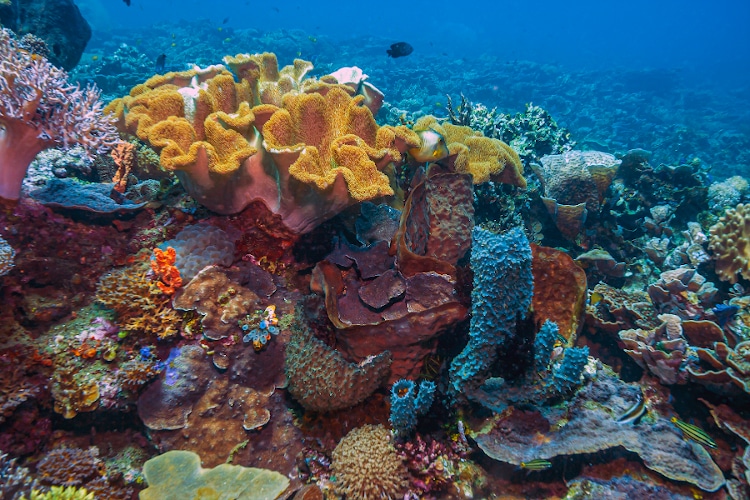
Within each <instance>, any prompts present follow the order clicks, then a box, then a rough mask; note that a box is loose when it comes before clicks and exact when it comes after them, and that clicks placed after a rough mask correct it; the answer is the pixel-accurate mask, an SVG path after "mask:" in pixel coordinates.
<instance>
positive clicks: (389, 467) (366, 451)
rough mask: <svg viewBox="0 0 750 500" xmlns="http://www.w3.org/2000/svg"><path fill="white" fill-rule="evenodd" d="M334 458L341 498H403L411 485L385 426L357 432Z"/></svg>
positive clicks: (340, 447)
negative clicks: (342, 496)
mask: <svg viewBox="0 0 750 500" xmlns="http://www.w3.org/2000/svg"><path fill="white" fill-rule="evenodd" d="M332 457H333V462H332V463H331V471H332V472H333V474H334V475H335V476H336V492H337V493H338V494H340V495H346V498H356V499H358V500H381V499H396V498H402V497H403V494H404V491H406V487H407V484H408V483H407V472H406V467H405V466H404V463H403V460H402V459H401V457H399V456H398V455H397V454H396V449H395V448H394V447H393V444H392V443H391V436H390V433H389V432H388V430H387V429H386V428H385V427H383V426H382V425H365V426H362V427H359V428H358V429H354V430H353V431H351V432H350V433H349V434H347V435H346V436H344V438H343V439H342V440H341V441H340V442H339V444H338V445H337V446H336V449H334V450H333V455H332Z"/></svg>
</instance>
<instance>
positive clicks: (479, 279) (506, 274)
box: [450, 227, 534, 395]
mask: <svg viewBox="0 0 750 500" xmlns="http://www.w3.org/2000/svg"><path fill="white" fill-rule="evenodd" d="M472 237H473V242H472V247H471V268H472V270H473V271H474V289H473V290H472V291H471V323H470V324H469V343H468V344H467V345H466V347H465V348H464V350H463V351H461V353H460V354H459V355H458V356H456V358H455V359H454V360H453V362H452V363H451V368H450V381H451V386H452V387H451V388H452V390H453V392H454V395H458V394H461V393H465V391H466V390H467V389H468V388H469V387H467V385H468V384H467V383H468V382H469V381H471V382H472V385H476V384H479V383H481V382H482V380H480V376H481V375H483V374H485V372H487V371H488V370H489V368H490V366H491V365H492V363H493V362H494V360H495V358H496V357H497V350H498V347H500V346H501V345H502V344H503V343H504V342H505V339H506V338H507V337H508V336H509V335H512V334H513V332H514V331H515V325H516V320H517V319H518V318H519V317H521V318H523V317H524V316H526V312H527V311H528V309H529V306H530V305H531V297H532V295H533V290H534V277H533V275H532V274H531V259H532V256H531V246H530V245H529V240H528V238H526V235H525V234H524V233H523V231H522V230H521V229H519V228H513V229H511V230H510V231H507V232H506V233H503V234H495V233H492V232H490V231H486V230H484V229H482V228H480V227H476V228H474V232H473V233H472Z"/></svg>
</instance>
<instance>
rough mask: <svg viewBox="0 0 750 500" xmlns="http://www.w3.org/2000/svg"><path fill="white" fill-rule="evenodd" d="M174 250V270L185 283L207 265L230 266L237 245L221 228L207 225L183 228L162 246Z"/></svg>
mask: <svg viewBox="0 0 750 500" xmlns="http://www.w3.org/2000/svg"><path fill="white" fill-rule="evenodd" d="M168 247H172V248H174V250H175V262H174V265H175V267H176V268H177V269H178V270H179V272H180V276H181V277H182V278H183V280H184V281H185V283H187V282H188V281H190V280H191V279H193V277H194V276H195V275H196V274H198V271H200V270H201V269H203V268H204V267H206V266H210V265H219V266H223V267H229V266H230V265H231V264H232V262H233V261H234V250H235V246H234V243H233V242H232V240H231V238H230V237H229V235H228V234H227V233H226V232H225V231H223V230H222V229H220V228H218V227H216V226H214V225H212V224H208V223H205V222H200V223H198V224H192V225H189V226H186V227H184V228H183V229H182V230H181V231H180V232H179V233H177V235H175V237H174V238H172V239H169V240H167V241H165V242H164V243H162V244H161V245H160V248H161V249H162V250H166V249H167V248H168Z"/></svg>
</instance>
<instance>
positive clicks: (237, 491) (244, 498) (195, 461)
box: [140, 450, 289, 500]
mask: <svg viewBox="0 0 750 500" xmlns="http://www.w3.org/2000/svg"><path fill="white" fill-rule="evenodd" d="M143 475H144V476H145V477H146V481H147V482H148V488H146V489H145V490H143V491H142V492H141V493H140V500H163V499H165V498H185V499H189V498H205V499H211V500H230V499H232V500H273V499H274V498H278V497H279V495H281V494H282V493H283V492H284V490H286V489H287V487H288V486H289V479H287V477H286V476H284V475H283V474H279V473H278V472H275V471H271V470H266V469H256V468H253V467H242V466H241V465H230V464H221V465H217V466H216V467H214V468H213V469H203V468H202V467H201V459H200V456H198V454H197V453H193V452H192V451H185V450H172V451H168V452H166V453H164V454H162V455H159V456H157V457H154V458H152V459H151V460H149V461H147V462H146V463H145V464H144V465H143Z"/></svg>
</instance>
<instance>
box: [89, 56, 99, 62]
mask: <svg viewBox="0 0 750 500" xmlns="http://www.w3.org/2000/svg"><path fill="white" fill-rule="evenodd" d="M91 60H92V61H98V60H99V56H96V55H94V56H91Z"/></svg>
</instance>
